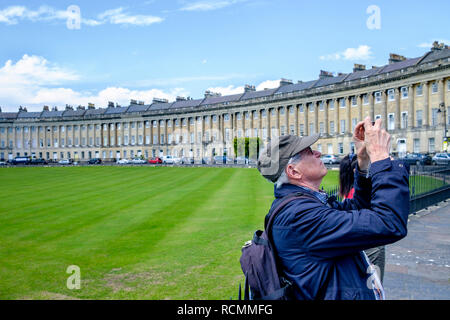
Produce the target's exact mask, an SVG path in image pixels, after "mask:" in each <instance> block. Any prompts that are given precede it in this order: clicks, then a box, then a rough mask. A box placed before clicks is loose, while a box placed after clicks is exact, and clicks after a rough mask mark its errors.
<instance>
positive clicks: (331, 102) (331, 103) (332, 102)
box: [328, 100, 334, 110]
mask: <svg viewBox="0 0 450 320" xmlns="http://www.w3.org/2000/svg"><path fill="white" fill-rule="evenodd" d="M328 107H329V108H330V110H333V109H334V100H330V104H329V105H328Z"/></svg>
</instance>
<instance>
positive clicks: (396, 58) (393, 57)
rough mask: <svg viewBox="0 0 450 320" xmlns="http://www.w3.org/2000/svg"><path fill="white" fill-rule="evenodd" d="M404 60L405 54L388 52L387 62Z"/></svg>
mask: <svg viewBox="0 0 450 320" xmlns="http://www.w3.org/2000/svg"><path fill="white" fill-rule="evenodd" d="M404 60H406V57H405V56H401V55H399V54H396V53H390V54H389V64H393V63H396V62H400V61H404Z"/></svg>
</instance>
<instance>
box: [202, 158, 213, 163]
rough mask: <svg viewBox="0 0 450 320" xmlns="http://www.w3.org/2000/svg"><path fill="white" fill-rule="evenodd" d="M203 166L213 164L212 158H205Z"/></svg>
mask: <svg viewBox="0 0 450 320" xmlns="http://www.w3.org/2000/svg"><path fill="white" fill-rule="evenodd" d="M202 164H211V157H203V158H202Z"/></svg>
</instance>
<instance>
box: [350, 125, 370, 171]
mask: <svg viewBox="0 0 450 320" xmlns="http://www.w3.org/2000/svg"><path fill="white" fill-rule="evenodd" d="M369 120H370V119H369ZM353 141H354V142H355V150H356V155H357V156H358V167H359V169H360V170H367V168H368V166H369V162H370V160H369V155H368V154H367V150H366V145H365V144H364V121H361V122H359V123H358V124H357V125H356V127H355V131H354V132H353Z"/></svg>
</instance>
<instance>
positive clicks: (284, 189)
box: [273, 183, 328, 204]
mask: <svg viewBox="0 0 450 320" xmlns="http://www.w3.org/2000/svg"><path fill="white" fill-rule="evenodd" d="M273 188H274V195H275V198H283V197H285V196H287V195H289V194H291V193H296V192H302V193H308V194H310V195H312V196H314V197H316V198H317V199H318V200H319V201H320V202H322V203H323V204H326V203H327V201H328V195H327V194H326V193H325V192H321V191H314V190H311V189H309V188H306V187H301V186H296V185H293V184H290V183H286V184H283V185H282V186H281V187H280V188H277V187H276V185H274V187H273Z"/></svg>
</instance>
